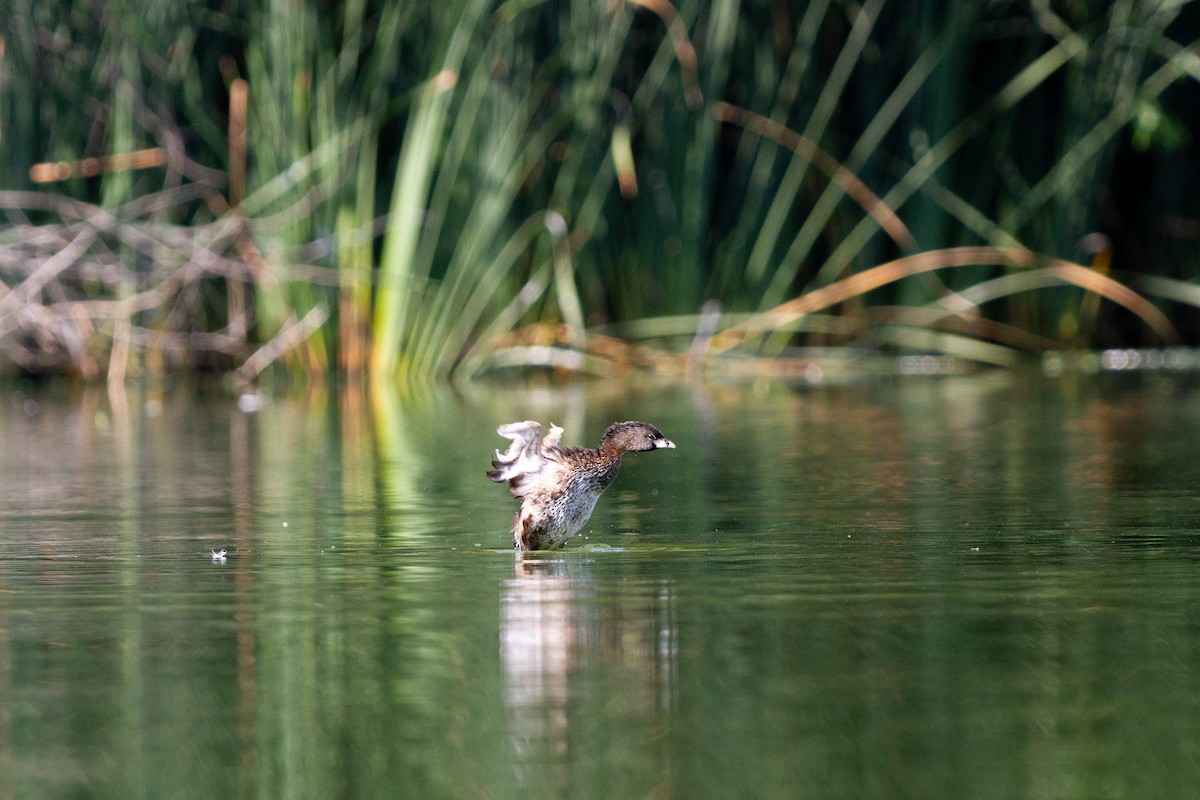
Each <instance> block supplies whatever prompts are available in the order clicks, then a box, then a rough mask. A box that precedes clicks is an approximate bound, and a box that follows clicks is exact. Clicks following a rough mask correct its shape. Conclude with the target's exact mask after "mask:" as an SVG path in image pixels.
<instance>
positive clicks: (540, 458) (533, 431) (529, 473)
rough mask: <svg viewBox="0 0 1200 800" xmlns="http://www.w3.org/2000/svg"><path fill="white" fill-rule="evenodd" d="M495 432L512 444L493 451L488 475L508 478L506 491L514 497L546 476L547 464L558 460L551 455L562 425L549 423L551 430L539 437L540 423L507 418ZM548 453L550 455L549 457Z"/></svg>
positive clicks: (554, 453)
mask: <svg viewBox="0 0 1200 800" xmlns="http://www.w3.org/2000/svg"><path fill="white" fill-rule="evenodd" d="M496 433H498V434H500V435H501V436H503V437H504V438H506V439H511V440H512V444H510V445H509V446H508V449H507V450H506V451H504V453H503V454H501V453H500V451H499V450H497V451H496V457H495V458H494V459H493V460H492V466H493V467H494V468H495V469H492V470H490V471H489V472H488V474H487V476H488V477H489V478H491V479H492V480H494V481H495V482H496V483H504V482H506V481H507V482H508V491H509V493H510V494H511V495H513V496H514V497H523V496H524V495H526V494H527V493H529V491H531V490H532V489H533V488H534V487H536V486H537V485H538V483H539V482H540V480H541V479H542V478H543V477H545V473H546V471H547V467H549V466H552V464H556V463H557V459H556V458H555V457H554V456H555V455H556V454H557V451H558V442H559V440H560V439H561V438H562V433H563V429H562V428H560V427H558V426H557V425H555V424H554V423H553V422H552V423H550V432H549V433H548V434H546V436H545V438H541V435H542V426H541V424H540V423H537V422H534V421H533V420H525V421H524V422H510V423H508V424H506V425H501V426H500V427H499V428H497V429H496ZM548 457H549V458H548Z"/></svg>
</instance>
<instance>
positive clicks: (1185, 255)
mask: <svg viewBox="0 0 1200 800" xmlns="http://www.w3.org/2000/svg"><path fill="white" fill-rule="evenodd" d="M10 5H11V6H12V8H11V11H10V14H9V15H8V16H9V18H8V19H7V20H5V21H4V22H3V23H2V24H3V25H4V27H3V29H2V35H3V40H2V42H0V94H2V98H0V100H2V103H3V111H2V113H0V137H2V139H0V141H2V142H3V144H4V149H5V150H6V151H7V152H8V153H9V156H8V158H7V159H6V160H5V163H3V164H0V374H4V373H9V374H12V373H14V372H19V373H24V374H43V373H68V374H72V375H77V376H79V377H81V378H83V379H84V380H87V381H99V380H107V381H108V382H109V384H110V385H115V384H119V383H121V382H123V381H124V380H125V378H126V376H127V375H130V374H160V373H165V372H169V371H175V370H180V369H203V370H216V371H220V372H230V373H232V374H233V375H234V376H235V378H236V379H237V381H238V382H239V384H241V385H249V384H252V383H253V382H254V381H255V380H256V379H257V378H258V377H259V376H260V375H261V374H262V373H263V371H264V370H267V369H268V368H271V367H272V366H273V365H278V364H282V365H284V367H285V369H286V370H287V371H288V372H289V373H296V374H299V375H308V376H310V377H311V376H315V375H320V374H322V373H324V372H326V371H328V370H331V369H336V370H339V371H341V372H344V373H347V374H350V375H358V374H363V373H366V372H370V373H372V374H373V375H375V376H377V377H386V378H391V377H399V378H404V379H430V378H455V379H470V378H474V377H477V376H480V375H483V374H486V373H489V372H494V371H497V370H507V369H516V368H519V369H541V368H548V369H551V370H555V371H563V372H568V373H581V374H602V375H611V374H614V373H620V372H624V371H629V370H649V371H654V372H667V373H676V372H687V371H692V370H711V371H717V372H722V371H723V372H728V373H730V374H746V373H747V372H748V373H751V374H762V375H781V374H782V375H792V374H800V375H803V374H811V373H806V370H808V369H809V368H810V367H811V366H812V365H814V364H816V365H818V366H819V365H820V364H821V363H823V360H828V361H829V362H830V363H833V362H843V361H846V360H854V359H856V358H861V359H864V360H865V359H868V358H871V357H874V356H877V355H878V354H880V353H887V354H915V355H919V356H932V357H934V358H941V357H949V358H952V359H954V360H955V363H962V364H967V365H975V364H979V365H1000V366H1012V365H1016V364H1018V363H1021V362H1022V361H1028V360H1031V356H1041V355H1042V354H1046V353H1053V352H1057V351H1064V350H1092V349H1100V348H1118V349H1126V350H1128V352H1135V351H1136V350H1137V349H1138V348H1172V347H1179V346H1187V347H1193V346H1195V345H1197V344H1198V343H1200V326H1198V325H1197V323H1198V322H1200V315H1198V313H1197V310H1198V309H1200V285H1198V284H1197V283H1196V277H1197V272H1198V263H1200V261H1198V258H1197V256H1198V255H1200V247H1198V244H1200V196H1197V195H1196V193H1195V192H1193V191H1191V187H1194V186H1195V185H1198V183H1197V181H1198V180H1200V175H1198V174H1197V172H1200V159H1197V158H1196V155H1197V142H1196V141H1194V134H1193V133H1192V132H1193V131H1195V130H1200V127H1198V125H1197V123H1198V122H1200V120H1198V119H1197V117H1198V116H1200V102H1198V101H1200V97H1198V94H1200V92H1198V87H1197V82H1198V80H1200V15H1198V14H1197V11H1196V8H1195V7H1194V4H1192V3H1173V4H1164V3H1159V2H1149V0H1145V1H1141V2H1139V1H1137V0H1133V1H1132V2H1126V3H1093V4H1071V3H1062V4H1059V3H1050V2H1044V1H1040V2H1039V1H1035V2H1031V3H1028V4H1026V3H1001V4H996V3H989V2H976V1H974V0H970V1H968V2H922V3H918V4H915V5H914V4H897V3H887V2H884V0H865V2H862V3H860V4H850V3H834V2H821V0H814V2H810V3H807V4H788V3H783V2H778V3H766V4H749V3H738V2H734V1H733V0H717V1H716V2H712V3H682V2H681V3H678V4H672V3H669V2H667V0H634V1H633V2H625V3H622V2H616V1H615V0H614V2H612V3H592V2H589V3H562V4H547V3H536V2H534V3H528V2H517V1H516V0H512V1H510V2H505V3H498V4H497V3H491V2H478V1H477V0H448V2H446V3H443V4H440V5H439V6H437V7H436V8H428V7H424V6H421V7H417V5H415V4H411V3H404V2H399V0H371V1H370V2H368V0H350V2H346V3H342V4H337V5H335V6H329V5H328V4H322V3H318V2H315V0H298V1H297V2H292V3H272V2H268V1H267V0H254V1H253V2H247V3H242V4H236V3H235V4H230V5H228V6H224V7H223V8H224V9H225V10H222V11H213V10H211V8H210V7H209V6H208V5H207V4H197V3H180V4H160V3H157V2H152V0H128V2H122V3H109V4H96V3H85V2H80V3H70V2H67V3H52V4H46V3H35V2H33V0H13V2H12V3H11V4H10ZM164 6H169V7H164ZM1166 352H1169V350H1168V351H1166ZM831 354H832V355H831ZM1187 361H1188V363H1191V359H1187Z"/></svg>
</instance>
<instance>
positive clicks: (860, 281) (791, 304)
mask: <svg viewBox="0 0 1200 800" xmlns="http://www.w3.org/2000/svg"><path fill="white" fill-rule="evenodd" d="M968 266H1005V267H1019V268H1023V269H1032V268H1035V267H1040V268H1041V270H1042V271H1044V272H1045V274H1046V275H1047V276H1049V277H1051V278H1053V279H1054V280H1056V281H1058V282H1059V283H1062V284H1069V285H1073V286H1078V287H1079V288H1081V289H1084V290H1086V291H1089V292H1094V293H1095V294H1098V295H1100V296H1101V297H1103V298H1105V299H1107V300H1110V301H1112V302H1114V303H1116V304H1118V305H1120V306H1123V307H1124V308H1126V309H1128V310H1129V311H1131V312H1133V313H1134V314H1136V315H1137V316H1138V317H1139V318H1140V319H1141V320H1142V321H1143V322H1145V323H1146V325H1147V326H1149V327H1150V329H1151V330H1153V331H1154V332H1155V334H1157V335H1158V336H1159V338H1161V339H1162V340H1163V342H1165V343H1166V344H1175V343H1177V342H1178V341H1179V335H1178V333H1177V332H1176V330H1175V327H1174V326H1173V325H1172V324H1171V322H1170V320H1168V319H1167V317H1166V315H1164V314H1163V313H1162V312H1161V311H1159V310H1158V308H1157V307H1155V306H1154V305H1153V304H1152V303H1150V301H1148V300H1146V299H1145V298H1144V297H1142V296H1141V295H1140V294H1138V293H1137V292H1135V291H1133V290H1132V289H1130V288H1129V287H1128V286H1126V285H1124V284H1123V283H1120V282H1118V281H1115V280H1113V279H1112V278H1109V277H1108V276H1106V275H1102V274H1100V273H1099V272H1097V271H1095V270H1093V269H1090V268H1088V267H1085V266H1083V265H1081V264H1076V263H1073V262H1070V261H1066V260H1064V259H1060V258H1051V257H1048V256H1043V255H1039V254H1037V253H1034V252H1032V251H1030V250H1026V249H1024V248H1019V247H952V248H947V249H944V250H932V251H929V252H926V253H917V254H915V255H911V256H904V257H903V258H898V259H896V260H894V261H890V262H888V263H886V264H881V265H880V266H878V267H873V268H872V269H868V270H864V271H862V272H859V273H857V274H854V275H851V276H850V277H848V278H843V279H842V280H840V281H837V282H835V283H831V284H829V285H828V286H824V287H822V288H820V289H816V290H813V291H811V292H809V293H807V294H805V295H802V296H800V297H797V298H795V299H793V300H789V301H787V302H786V303H782V304H780V305H778V306H776V307H775V308H772V309H770V310H768V311H765V312H763V313H761V314H755V315H754V316H753V317H751V318H750V319H748V320H746V321H744V322H741V323H739V324H737V325H734V326H732V327H730V328H726V329H725V330H723V331H721V332H720V333H718V334H716V335H715V336H713V338H712V340H711V341H710V343H709V347H708V354H709V355H717V354H720V353H723V352H726V351H728V350H730V349H732V348H733V347H736V346H737V345H738V344H740V343H742V342H744V341H746V340H748V339H752V338H755V337H758V336H760V335H763V334H768V333H771V332H773V331H775V330H778V329H780V328H781V327H783V326H785V325H787V324H789V323H791V322H794V321H795V320H797V319H799V318H800V317H802V316H804V315H805V314H810V313H812V312H814V311H820V310H821V309H825V308H829V307H830V306H834V305H837V304H838V303H842V302H844V301H846V300H849V299H851V298H854V297H859V296H861V295H863V294H866V293H867V292H870V291H873V290H875V289H878V288H880V287H881V286H886V285H887V284H890V283H895V282H896V281H898V280H901V279H902V278H907V277H909V276H912V275H920V274H922V273H926V272H930V271H932V270H937V269H949V268H954V267H968Z"/></svg>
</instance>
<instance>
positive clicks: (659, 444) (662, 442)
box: [654, 439, 675, 450]
mask: <svg viewBox="0 0 1200 800" xmlns="http://www.w3.org/2000/svg"><path fill="white" fill-rule="evenodd" d="M663 447H666V448H670V449H671V450H674V449H675V443H674V442H672V441H671V440H670V439H655V440H654V449H655V450H658V449H659V448H663Z"/></svg>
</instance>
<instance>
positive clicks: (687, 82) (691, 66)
mask: <svg viewBox="0 0 1200 800" xmlns="http://www.w3.org/2000/svg"><path fill="white" fill-rule="evenodd" d="M629 2H630V3H632V4H633V5H635V6H640V7H641V8H645V9H647V10H649V11H652V12H654V13H655V14H657V15H658V17H659V19H661V20H662V21H663V24H664V25H666V26H667V35H668V36H670V37H671V46H672V47H674V48H675V60H676V61H678V62H679V71H680V75H681V76H682V78H683V97H684V100H686V101H687V104H688V107H689V108H691V109H692V110H693V111H696V110H699V109H700V107H701V106H702V105H703V104H704V94H703V93H702V92H701V91H700V67H699V64H698V62H697V60H696V48H695V47H693V46H692V42H691V39H689V38H688V33H687V26H686V25H684V24H683V20H682V19H681V18H680V16H679V12H678V11H676V10H675V6H673V5H671V3H670V2H668V0H629Z"/></svg>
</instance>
